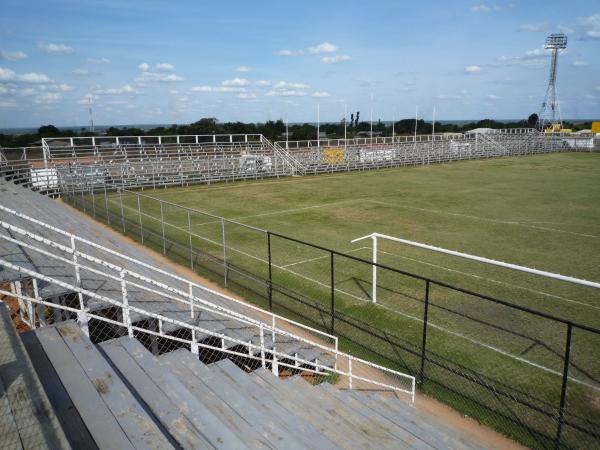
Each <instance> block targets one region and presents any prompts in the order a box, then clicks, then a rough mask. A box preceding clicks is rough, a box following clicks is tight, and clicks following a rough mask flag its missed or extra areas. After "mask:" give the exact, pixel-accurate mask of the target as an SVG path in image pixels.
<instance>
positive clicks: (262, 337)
mask: <svg viewBox="0 0 600 450" xmlns="http://www.w3.org/2000/svg"><path fill="white" fill-rule="evenodd" d="M260 361H261V364H262V368H263V369H266V368H267V364H266V361H265V330H264V326H263V324H262V322H261V323H260Z"/></svg>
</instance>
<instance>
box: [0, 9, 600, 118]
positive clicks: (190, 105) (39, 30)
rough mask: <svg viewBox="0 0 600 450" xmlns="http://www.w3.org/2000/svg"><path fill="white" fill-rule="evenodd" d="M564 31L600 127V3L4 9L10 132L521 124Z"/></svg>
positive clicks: (568, 110) (575, 82) (1, 35)
mask: <svg viewBox="0 0 600 450" xmlns="http://www.w3.org/2000/svg"><path fill="white" fill-rule="evenodd" d="M554 5H556V6H554ZM553 32H564V33H566V34H567V35H568V36H569V46H568V49H567V51H566V52H565V53H564V54H562V55H561V56H560V59H559V75H558V90H559V96H560V99H561V105H562V112H563V117H567V118H596V119H600V1H598V0H586V1H583V0H572V1H570V2H548V1H544V2H541V1H536V0H528V1H522V0H512V1H511V0H509V1H480V0H474V1H452V2H450V1H445V2H442V1H439V2H438V1H430V2H426V1H423V2H401V1H377V0H374V1H368V2H367V1H362V2H352V1H349V0H347V1H319V2H316V1H303V2H283V1H281V0H280V1H258V0H257V1H252V2H251V1H247V0H246V1H229V2H223V3H222V4H221V3H219V2H205V1H200V0H197V1H177V2H175V1H171V2H167V1H158V0H156V1H155V0H146V1H137V2H134V1H131V2H120V1H116V0H102V1H83V0H72V1H66V0H65V1H49V0H46V1H36V0H28V1H23V0H2V14H1V15H0V128H5V127H25V126H39V125H40V124H42V123H53V124H56V125H67V126H75V125H85V124H87V123H88V120H89V119H88V114H87V103H88V99H91V101H92V105H93V111H94V120H95V122H96V123H97V124H136V123H138V124H140V123H189V122H192V121H195V120H198V119H199V118H201V117H217V118H218V119H220V120H222V121H229V120H240V121H264V120H268V119H278V118H283V119H284V120H285V119H286V118H287V119H288V120H289V121H290V122H298V121H316V115H317V104H318V105H319V106H320V116H321V120H326V121H334V120H340V119H341V118H342V117H343V115H344V105H347V109H348V113H349V112H350V111H356V110H360V111H361V117H362V118H363V119H364V120H368V119H369V118H370V110H371V106H372V108H373V111H374V112H373V117H374V119H375V120H377V119H379V118H381V119H382V120H391V119H392V118H393V117H395V118H405V117H413V116H414V114H415V108H416V107H418V108H419V116H421V117H425V118H426V119H427V118H428V119H431V116H432V112H433V108H434V107H435V109H436V118H437V119H441V120H443V119H480V118H487V117H492V118H525V117H527V116H528V115H529V114H530V113H532V112H536V111H537V110H538V109H539V106H540V104H541V101H542V98H543V95H544V92H545V84H546V81H547V77H548V66H549V58H548V56H547V54H545V52H544V51H543V50H542V47H543V43H544V39H545V37H546V36H547V35H548V34H550V33H553Z"/></svg>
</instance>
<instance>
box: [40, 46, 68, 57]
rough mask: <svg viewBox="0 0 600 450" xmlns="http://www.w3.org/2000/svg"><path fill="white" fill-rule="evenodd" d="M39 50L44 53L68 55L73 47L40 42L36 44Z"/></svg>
mask: <svg viewBox="0 0 600 450" xmlns="http://www.w3.org/2000/svg"><path fill="white" fill-rule="evenodd" d="M38 47H39V48H40V50H42V51H43V52H46V53H56V54H58V55H68V54H70V53H73V52H74V51H75V49H74V48H73V47H69V46H68V45H64V44H51V43H48V44H46V43H40V44H38Z"/></svg>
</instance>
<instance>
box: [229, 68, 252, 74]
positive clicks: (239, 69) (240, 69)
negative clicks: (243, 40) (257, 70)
mask: <svg viewBox="0 0 600 450" xmlns="http://www.w3.org/2000/svg"><path fill="white" fill-rule="evenodd" d="M233 70H234V72H239V73H248V72H252V67H248V66H239V67H236V68H235V69H233Z"/></svg>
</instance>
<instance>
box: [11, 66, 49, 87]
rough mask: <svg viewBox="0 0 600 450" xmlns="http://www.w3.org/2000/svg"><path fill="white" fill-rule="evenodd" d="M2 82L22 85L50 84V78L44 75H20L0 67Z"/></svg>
mask: <svg viewBox="0 0 600 450" xmlns="http://www.w3.org/2000/svg"><path fill="white" fill-rule="evenodd" d="M0 81H20V82H22V83H48V82H50V81H51V80H50V78H48V75H45V74H43V73H35V72H30V73H23V74H18V73H15V71H13V70H10V69H5V68H3V67H0Z"/></svg>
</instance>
